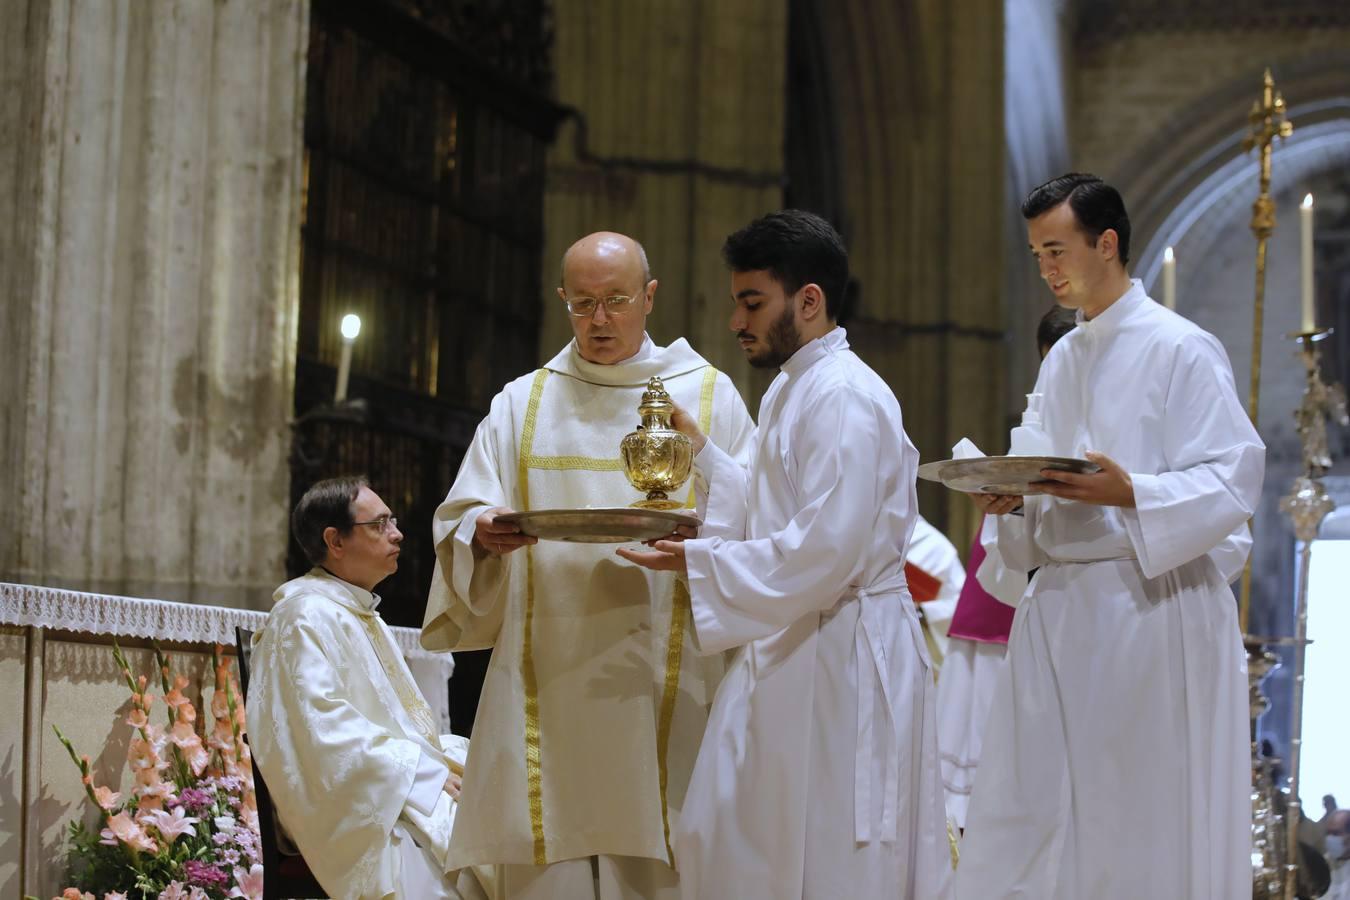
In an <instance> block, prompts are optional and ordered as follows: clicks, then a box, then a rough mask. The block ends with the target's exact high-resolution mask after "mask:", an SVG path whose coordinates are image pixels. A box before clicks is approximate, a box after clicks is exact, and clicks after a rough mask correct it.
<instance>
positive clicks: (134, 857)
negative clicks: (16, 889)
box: [53, 643, 262, 900]
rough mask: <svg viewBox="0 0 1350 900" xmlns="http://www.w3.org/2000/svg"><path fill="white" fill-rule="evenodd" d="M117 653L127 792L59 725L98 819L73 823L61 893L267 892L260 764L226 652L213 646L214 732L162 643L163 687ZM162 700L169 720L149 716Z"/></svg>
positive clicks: (189, 896) (139, 899)
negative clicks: (100, 778) (257, 789)
mask: <svg viewBox="0 0 1350 900" xmlns="http://www.w3.org/2000/svg"><path fill="white" fill-rule="evenodd" d="M113 656H114V658H115V659H116V660H117V665H118V667H119V668H120V669H121V670H122V674H123V675H124V676H125V677H126V680H127V686H128V687H129V688H130V689H131V713H130V714H129V715H128V716H127V719H126V721H127V724H128V725H130V726H131V727H132V729H133V733H132V738H131V742H130V744H129V745H128V747H127V764H128V766H129V767H130V769H131V771H132V773H133V776H132V786H131V789H130V791H129V793H128V796H125V797H124V796H123V795H122V794H121V793H119V792H116V791H113V790H110V789H109V788H108V787H106V786H104V785H95V784H94V779H93V774H92V771H91V767H90V762H89V757H87V756H81V755H79V754H77V753H76V751H75V747H74V745H72V744H71V742H70V741H69V740H68V739H67V738H66V736H65V735H64V734H62V733H61V730H60V729H59V728H56V727H55V726H53V728H54V729H55V731H56V735H57V737H58V738H60V740H61V743H62V744H64V745H65V747H66V750H67V751H68V752H69V753H70V758H71V759H72V760H74V761H75V765H76V766H78V767H79V769H80V778H81V780H82V781H83V782H84V789H85V792H86V793H87V794H88V795H89V799H90V800H91V801H92V802H93V803H94V804H95V805H96V806H97V807H98V809H99V824H98V827H97V828H95V829H93V830H91V829H89V828H88V827H87V826H86V825H85V824H84V821H83V820H82V819H77V820H76V821H74V822H72V823H71V824H70V845H69V850H68V854H67V865H68V872H67V883H68V884H73V886H72V887H68V888H66V889H65V891H64V892H63V893H62V894H61V897H60V898H58V900H147V898H154V900H226V898H237V897H243V898H249V900H260V898H261V897H262V864H261V863H262V850H261V846H260V844H259V837H258V807H257V804H256V801H255V800H254V795H253V767H252V764H251V761H250V757H249V750H248V744H246V743H245V742H244V741H243V740H242V736H243V734H244V704H243V698H242V697H241V696H240V694H239V688H238V685H237V683H236V682H235V680H234V677H233V675H231V674H230V667H229V663H228V662H227V661H225V660H223V659H222V655H221V647H220V646H219V645H217V646H216V647H215V648H214V649H213V650H212V654H211V657H212V663H213V665H214V668H215V682H216V689H215V693H214V695H213V696H212V697H211V717H212V719H213V720H214V722H213V725H212V726H211V729H210V731H209V732H206V731H205V730H204V729H205V723H203V725H202V727H203V733H201V734H199V733H198V731H197V724H196V723H197V710H196V708H195V707H193V705H192V701H190V700H189V699H188V698H187V697H186V696H184V695H183V689H184V688H186V687H187V686H188V679H186V678H184V677H183V676H181V675H174V674H173V673H172V671H171V670H170V668H169V662H168V659H167V658H166V657H165V656H164V654H163V653H161V652H160V649H159V647H158V646H156V647H155V662H156V665H157V667H158V669H159V681H160V688H161V689H162V694H161V696H160V697H158V698H156V697H155V696H154V695H152V694H151V693H150V692H149V689H148V688H149V685H148V680H147V679H146V677H145V676H144V675H142V676H140V677H135V676H133V675H132V674H131V667H130V665H129V664H128V663H127V660H126V657H125V656H124V655H123V654H122V650H121V648H120V647H118V646H117V645H116V644H115V643H114V644H113ZM157 702H159V703H162V704H163V706H164V708H165V711H166V713H167V721H166V723H165V724H164V725H156V724H154V723H153V722H152V721H151V714H152V712H153V709H152V707H154V706H155V705H156V703H157Z"/></svg>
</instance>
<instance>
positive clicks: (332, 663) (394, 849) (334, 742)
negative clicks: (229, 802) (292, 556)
mask: <svg viewBox="0 0 1350 900" xmlns="http://www.w3.org/2000/svg"><path fill="white" fill-rule="evenodd" d="M274 599H275V600H276V605H275V606H274V607H273V609H272V612H271V614H270V616H269V617H268V620H267V624H266V625H265V626H264V627H263V628H262V629H260V630H259V631H258V632H257V633H256V634H255V635H254V637H253V653H252V657H251V660H252V662H251V666H252V669H251V673H250V680H249V695H248V701H247V704H246V706H245V709H246V711H247V715H248V734H249V746H250V748H251V749H252V751H253V758H254V759H255V760H256V761H257V763H258V769H259V771H261V772H262V776H263V780H264V781H265V782H266V784H267V789H268V791H269V792H270V793H271V795H272V800H273V803H274V805H275V806H276V809H277V815H278V816H279V817H280V819H281V822H282V824H283V825H284V826H285V828H286V831H287V832H288V833H289V834H290V836H291V838H292V839H293V840H294V841H295V844H296V846H297V847H298V848H299V850H300V852H301V853H302V854H304V857H305V861H306V862H307V863H308V864H309V866H310V869H311V870H312V871H313V873H314V876H315V878H317V879H318V881H319V884H321V885H322V886H323V887H324V889H325V890H327V891H328V893H329V894H330V895H331V896H333V897H336V898H382V897H392V896H399V897H402V896H408V895H409V881H410V880H413V881H415V882H416V883H417V884H418V885H419V887H418V890H419V891H421V894H420V895H421V896H427V897H437V896H447V897H457V896H458V894H456V893H455V892H454V891H453V889H452V888H451V887H450V886H449V884H450V880H449V879H447V878H446V877H445V873H446V871H447V867H446V866H445V857H446V855H447V854H448V852H449V839H450V834H451V828H452V826H453V824H454V805H455V804H454V802H453V801H452V800H450V797H449V795H448V794H445V793H444V791H442V790H441V788H442V786H443V785H444V783H445V779H446V777H447V776H448V775H449V773H450V755H447V752H446V751H445V750H444V749H443V748H442V744H441V737H440V735H438V734H437V733H436V730H437V729H436V721H435V718H434V716H433V714H432V712H431V709H430V707H428V706H427V704H426V701H425V700H424V699H423V698H422V696H421V694H420V692H419V691H418V690H417V686H416V682H415V681H414V680H413V676H412V673H411V672H409V671H408V668H407V665H406V663H405V662H404V661H403V656H402V654H401V653H399V651H398V647H397V644H395V642H394V638H393V635H392V634H391V633H390V632H389V629H388V626H386V625H385V624H384V621H383V620H382V619H381V618H380V617H379V615H377V614H376V612H375V606H376V605H377V604H378V603H379V598H378V597H376V596H375V595H373V594H371V593H370V592H369V591H364V590H362V589H361V588H358V587H356V586H354V585H351V584H348V583H346V582H345V581H342V580H340V579H338V578H335V577H333V576H332V575H330V574H328V573H327V572H325V571H324V570H323V569H318V568H316V569H314V570H312V571H311V572H310V573H309V574H308V575H305V576H302V577H300V578H296V579H294V580H292V581H288V582H287V583H286V584H283V585H282V586H281V587H279V588H278V589H277V591H276V594H275V595H274ZM418 805H420V806H421V807H422V808H421V809H420V810H419V809H418V808H417V806H418ZM414 844H415V845H416V846H415V847H414V846H411V845H414ZM423 855H425V856H427V857H428V858H427V859H425V860H423V859H422V858H421V857H422V856H423ZM414 856H417V857H418V858H417V859H413V857H414ZM410 862H416V863H417V864H418V866H417V868H415V869H414V868H413V867H411V866H410V865H409V863H410ZM428 877H431V878H433V879H437V880H438V881H439V882H440V883H433V884H428V883H427V881H426V879H427V878H428Z"/></svg>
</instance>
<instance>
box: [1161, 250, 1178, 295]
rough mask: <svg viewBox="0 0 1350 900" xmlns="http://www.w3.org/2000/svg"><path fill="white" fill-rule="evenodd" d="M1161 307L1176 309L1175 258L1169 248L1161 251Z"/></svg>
mask: <svg viewBox="0 0 1350 900" xmlns="http://www.w3.org/2000/svg"><path fill="white" fill-rule="evenodd" d="M1163 306H1165V307H1167V308H1168V309H1172V310H1174V309H1176V308H1177V257H1176V254H1175V253H1173V252H1172V248H1171V247H1168V248H1167V249H1166V250H1164V251H1163Z"/></svg>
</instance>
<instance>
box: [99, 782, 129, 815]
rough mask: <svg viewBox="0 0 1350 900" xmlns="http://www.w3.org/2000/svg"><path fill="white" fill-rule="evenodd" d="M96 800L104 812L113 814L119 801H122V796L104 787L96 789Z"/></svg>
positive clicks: (100, 786)
mask: <svg viewBox="0 0 1350 900" xmlns="http://www.w3.org/2000/svg"><path fill="white" fill-rule="evenodd" d="M94 799H95V800H96V801H97V802H98V805H99V807H100V808H101V809H102V810H103V811H104V812H112V808H113V807H114V806H116V805H117V801H118V800H121V799H122V795H121V794H120V793H118V792H117V791H110V790H108V789H107V788H106V787H104V786H103V785H101V784H100V785H99V786H98V787H96V788H94Z"/></svg>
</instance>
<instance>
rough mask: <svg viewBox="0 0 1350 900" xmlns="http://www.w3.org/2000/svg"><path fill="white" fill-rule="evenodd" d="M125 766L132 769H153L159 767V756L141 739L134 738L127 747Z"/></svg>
mask: <svg viewBox="0 0 1350 900" xmlns="http://www.w3.org/2000/svg"><path fill="white" fill-rule="evenodd" d="M127 764H128V765H130V766H131V768H133V769H138V770H142V769H155V768H158V766H159V754H157V753H155V748H154V747H152V746H150V744H149V742H147V741H145V740H144V739H142V738H138V737H134V738H132V739H131V743H130V744H128V745H127Z"/></svg>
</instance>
